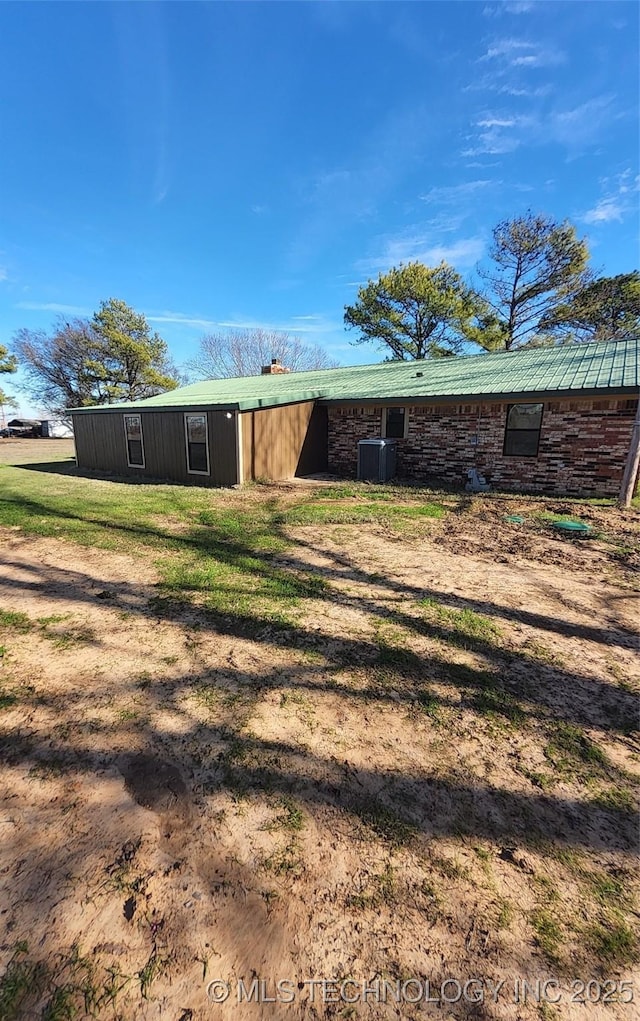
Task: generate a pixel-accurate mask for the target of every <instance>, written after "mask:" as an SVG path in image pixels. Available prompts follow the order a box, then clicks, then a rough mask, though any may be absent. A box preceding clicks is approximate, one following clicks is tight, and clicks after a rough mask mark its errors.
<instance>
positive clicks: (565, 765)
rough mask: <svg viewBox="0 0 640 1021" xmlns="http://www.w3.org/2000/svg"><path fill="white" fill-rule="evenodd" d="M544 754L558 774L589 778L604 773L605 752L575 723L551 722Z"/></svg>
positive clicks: (597, 776) (606, 761)
mask: <svg viewBox="0 0 640 1021" xmlns="http://www.w3.org/2000/svg"><path fill="white" fill-rule="evenodd" d="M544 754H545V758H546V759H547V760H548V761H549V763H550V764H551V765H552V766H553V768H554V770H555V771H556V773H558V774H560V775H562V776H566V777H579V778H580V779H582V780H593V779H598V778H600V777H602V776H606V775H607V773H608V768H609V760H608V758H607V756H606V754H605V753H604V752H603V751H602V749H601V748H599V747H598V745H596V744H594V742H593V741H592V740H591V739H590V738H589V737H587V735H586V734H585V733H584V732H583V731H582V730H581V729H580V728H579V727H575V726H574V725H573V724H570V723H565V722H562V721H560V722H557V723H555V724H553V726H552V727H551V733H550V737H549V741H548V743H547V744H546V745H545V747H544Z"/></svg>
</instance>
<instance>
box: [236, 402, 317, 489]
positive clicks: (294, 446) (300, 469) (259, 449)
mask: <svg viewBox="0 0 640 1021" xmlns="http://www.w3.org/2000/svg"><path fill="white" fill-rule="evenodd" d="M241 428H242V450H243V458H242V460H243V477H244V479H243V480H244V481H248V480H251V479H259V478H267V479H288V478H292V477H293V476H294V475H296V474H298V475H305V474H312V473H313V472H319V471H326V467H327V412H326V409H325V408H322V407H319V406H317V405H316V404H315V402H314V401H304V402H302V403H300V404H287V405H286V406H284V407H280V408H262V409H260V410H259V411H246V412H244V413H243V414H242V427H241Z"/></svg>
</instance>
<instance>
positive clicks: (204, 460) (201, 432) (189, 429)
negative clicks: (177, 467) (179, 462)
mask: <svg viewBox="0 0 640 1021" xmlns="http://www.w3.org/2000/svg"><path fill="white" fill-rule="evenodd" d="M184 420H185V427H186V433H187V470H188V471H189V472H190V473H191V474H192V475H208V474H209V438H208V436H207V416H206V415H185V416H184Z"/></svg>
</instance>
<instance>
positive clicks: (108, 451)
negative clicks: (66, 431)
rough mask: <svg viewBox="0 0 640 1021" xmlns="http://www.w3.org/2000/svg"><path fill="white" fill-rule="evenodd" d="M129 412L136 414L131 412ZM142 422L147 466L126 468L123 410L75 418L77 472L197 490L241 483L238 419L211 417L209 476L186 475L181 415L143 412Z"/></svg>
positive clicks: (218, 413)
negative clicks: (88, 470)
mask: <svg viewBox="0 0 640 1021" xmlns="http://www.w3.org/2000/svg"><path fill="white" fill-rule="evenodd" d="M130 413H131V414H138V412H137V411H136V410H135V409H133V408H132V409H131V412H130ZM193 413H194V414H197V413H198V412H195V411H194V412H193ZM141 417H142V442H143V445H144V458H145V466H144V468H130V467H129V466H128V465H127V446H126V440H125V432H124V413H123V412H122V411H103V412H93V413H83V414H79V415H73V428H74V435H75V442H76V456H77V459H78V465H79V467H81V468H92V469H94V470H96V471H104V472H112V473H113V474H116V475H127V476H132V477H137V478H156V479H169V480H171V481H173V482H188V483H191V484H192V485H194V486H211V485H212V486H233V485H235V484H236V483H237V481H238V477H237V457H236V423H235V416H234V415H231V417H229V418H227V416H226V413H225V412H223V411H209V412H207V420H208V435H209V466H210V474H209V475H192V474H190V473H189V472H188V471H187V451H186V439H185V425H184V413H183V412H182V411H157V412H151V411H144V412H141Z"/></svg>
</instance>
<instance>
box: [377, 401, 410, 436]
mask: <svg viewBox="0 0 640 1021" xmlns="http://www.w3.org/2000/svg"><path fill="white" fill-rule="evenodd" d="M406 429H407V416H406V415H405V409H404V408H385V409H384V411H383V412H382V435H383V436H386V437H388V438H389V439H398V440H402V439H404V437H405V436H406V435H407V432H406Z"/></svg>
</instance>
